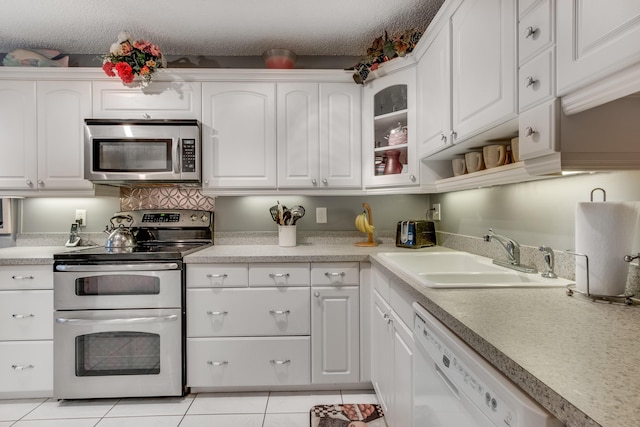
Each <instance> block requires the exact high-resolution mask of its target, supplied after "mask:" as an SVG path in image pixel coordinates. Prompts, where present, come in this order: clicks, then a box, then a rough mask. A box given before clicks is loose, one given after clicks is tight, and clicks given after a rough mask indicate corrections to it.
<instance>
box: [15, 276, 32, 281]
mask: <svg viewBox="0 0 640 427" xmlns="http://www.w3.org/2000/svg"><path fill="white" fill-rule="evenodd" d="M11 278H12V279H13V280H33V279H34V277H33V276H11Z"/></svg>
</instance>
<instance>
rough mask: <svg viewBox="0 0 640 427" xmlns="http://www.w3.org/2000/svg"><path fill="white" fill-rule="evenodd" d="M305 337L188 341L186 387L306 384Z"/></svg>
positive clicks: (306, 351)
mask: <svg viewBox="0 0 640 427" xmlns="http://www.w3.org/2000/svg"><path fill="white" fill-rule="evenodd" d="M309 348H310V347H309V337H278V338H264V337H251V338H189V339H187V373H188V374H187V386H189V387H229V386H277V385H293V384H295V385H304V384H309V383H310V350H309Z"/></svg>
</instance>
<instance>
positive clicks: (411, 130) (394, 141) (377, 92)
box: [363, 67, 420, 187]
mask: <svg viewBox="0 0 640 427" xmlns="http://www.w3.org/2000/svg"><path fill="white" fill-rule="evenodd" d="M415 81H416V71H415V68H414V67H411V68H405V69H402V70H399V71H396V72H394V73H393V74H388V75H386V76H383V77H380V78H377V79H375V80H373V81H371V82H369V83H367V84H366V85H365V87H364V108H363V136H364V137H363V154H364V165H365V166H364V179H365V186H366V187H395V186H409V185H419V184H420V180H419V179H418V171H419V169H418V161H417V155H416V143H415V141H416V138H415V133H416V130H415V117H416V101H415Z"/></svg>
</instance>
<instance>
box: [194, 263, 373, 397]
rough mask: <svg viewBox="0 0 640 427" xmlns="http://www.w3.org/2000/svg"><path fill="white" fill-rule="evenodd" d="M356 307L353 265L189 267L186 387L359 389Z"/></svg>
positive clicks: (356, 269) (356, 272)
mask: <svg viewBox="0 0 640 427" xmlns="http://www.w3.org/2000/svg"><path fill="white" fill-rule="evenodd" d="M311 285H313V286H311ZM359 304H360V303H359V264H358V263H357V262H356V263H318V264H309V263H252V264H242V263H238V264H189V265H187V303H186V305H187V386H189V387H191V388H195V389H199V390H202V389H220V388H225V387H227V388H233V387H274V386H304V385H309V384H311V383H320V384H327V383H341V384H344V383H355V382H358V381H359V379H360V365H359V357H360V351H359V350H360V335H359V328H360V321H359V312H360V310H359Z"/></svg>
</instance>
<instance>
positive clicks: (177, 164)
mask: <svg viewBox="0 0 640 427" xmlns="http://www.w3.org/2000/svg"><path fill="white" fill-rule="evenodd" d="M173 159H174V160H175V161H174V162H173V164H174V167H173V172H174V173H175V174H176V175H180V169H182V168H181V165H180V161H181V160H182V150H181V149H180V138H178V139H177V141H176V150H175V152H174V154H173Z"/></svg>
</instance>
